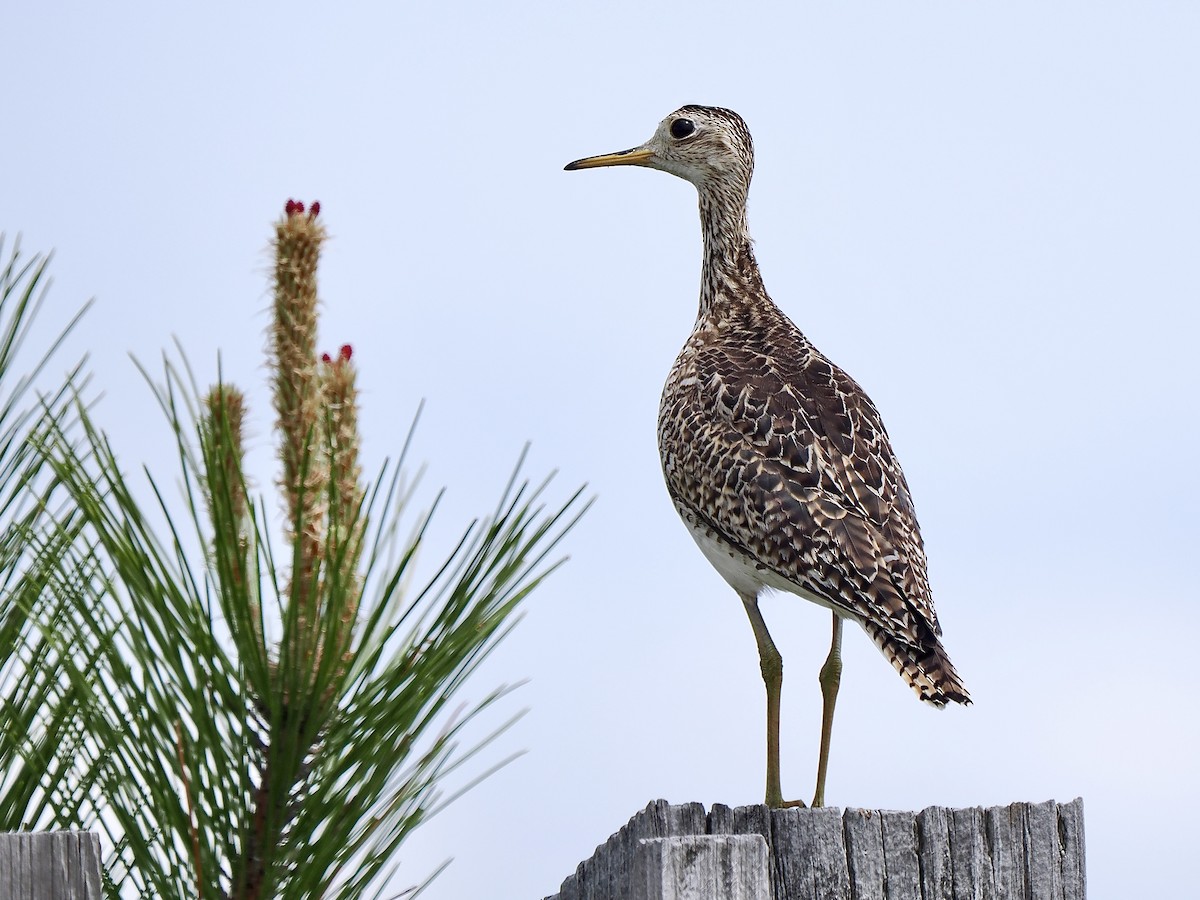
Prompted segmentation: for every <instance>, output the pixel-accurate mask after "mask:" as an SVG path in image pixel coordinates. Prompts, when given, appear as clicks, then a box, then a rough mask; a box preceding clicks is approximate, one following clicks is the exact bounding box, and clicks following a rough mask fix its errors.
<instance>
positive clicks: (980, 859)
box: [950, 806, 994, 900]
mask: <svg viewBox="0 0 1200 900" xmlns="http://www.w3.org/2000/svg"><path fill="white" fill-rule="evenodd" d="M984 830H985V826H984V816H983V809H982V808H980V807H978V806H972V807H969V808H968V809H954V810H950V864H951V867H952V881H953V883H954V898H955V900H994V894H993V892H992V860H991V856H990V855H989V853H988V849H987V846H986V844H985V843H984Z"/></svg>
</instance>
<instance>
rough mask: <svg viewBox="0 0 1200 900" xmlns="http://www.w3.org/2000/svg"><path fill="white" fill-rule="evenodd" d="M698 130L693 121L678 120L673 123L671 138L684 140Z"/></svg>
mask: <svg viewBox="0 0 1200 900" xmlns="http://www.w3.org/2000/svg"><path fill="white" fill-rule="evenodd" d="M695 130H696V123H695V122H693V121H692V120H691V119H676V120H675V121H674V122H672V123H671V137H673V138H675V139H676V140H682V139H683V138H685V137H687V136H688V135H689V134H691V133H692V132H694V131H695Z"/></svg>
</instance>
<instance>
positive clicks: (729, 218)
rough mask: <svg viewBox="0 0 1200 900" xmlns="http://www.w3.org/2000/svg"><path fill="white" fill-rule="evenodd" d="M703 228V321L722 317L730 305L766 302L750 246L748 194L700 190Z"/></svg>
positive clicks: (701, 286)
mask: <svg viewBox="0 0 1200 900" xmlns="http://www.w3.org/2000/svg"><path fill="white" fill-rule="evenodd" d="M700 228H701V231H702V232H703V234H704V264H703V266H702V268H701V273H700V318H706V317H713V316H718V317H719V316H721V315H723V314H725V312H726V311H727V308H728V307H730V306H734V305H739V306H740V305H743V304H744V303H746V302H748V301H749V302H757V301H759V300H766V298H767V293H766V289H765V288H764V287H763V283H762V276H761V275H760V274H759V270H758V263H757V262H756V261H755V259H754V251H753V250H752V249H751V246H750V244H751V242H750V230H749V228H748V227H747V225H746V194H745V192H744V191H740V190H739V191H733V192H723V191H721V190H710V189H705V188H701V189H700ZM768 302H769V301H768Z"/></svg>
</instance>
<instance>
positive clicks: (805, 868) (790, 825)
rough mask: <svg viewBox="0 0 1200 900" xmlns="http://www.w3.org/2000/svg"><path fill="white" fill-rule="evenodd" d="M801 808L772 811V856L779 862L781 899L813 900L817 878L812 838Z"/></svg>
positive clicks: (778, 886) (777, 875)
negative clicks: (801, 817)
mask: <svg viewBox="0 0 1200 900" xmlns="http://www.w3.org/2000/svg"><path fill="white" fill-rule="evenodd" d="M802 812H807V810H801V809H776V810H772V811H771V835H772V837H773V842H772V846H771V856H772V857H774V862H775V873H776V881H775V896H776V898H777V900H813V898H814V897H815V896H816V881H815V878H816V876H815V875H814V873H813V866H812V838H811V834H809V833H808V831H807V830H806V829H803V828H802V827H801V823H800V813H802Z"/></svg>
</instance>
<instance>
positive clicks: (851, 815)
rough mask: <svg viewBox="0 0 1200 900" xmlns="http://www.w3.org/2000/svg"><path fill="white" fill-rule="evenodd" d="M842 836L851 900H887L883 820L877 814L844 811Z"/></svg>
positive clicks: (854, 810)
mask: <svg viewBox="0 0 1200 900" xmlns="http://www.w3.org/2000/svg"><path fill="white" fill-rule="evenodd" d="M842 833H843V835H844V837H845V841H846V857H847V868H848V869H849V870H850V889H851V891H852V892H853V895H854V900H887V895H886V893H885V888H884V882H885V881H886V878H887V873H886V870H885V868H884V856H883V818H882V816H880V815H879V812H878V811H877V810H872V809H847V810H846V812H845V814H844V815H843V816H842Z"/></svg>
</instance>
